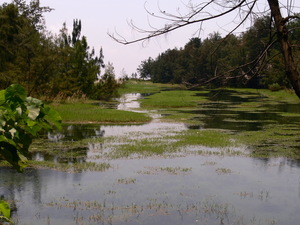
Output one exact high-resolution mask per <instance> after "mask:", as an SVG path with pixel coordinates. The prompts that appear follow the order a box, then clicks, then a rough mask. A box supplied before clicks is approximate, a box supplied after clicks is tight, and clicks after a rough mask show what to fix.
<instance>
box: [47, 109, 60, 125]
mask: <svg viewBox="0 0 300 225" xmlns="http://www.w3.org/2000/svg"><path fill="white" fill-rule="evenodd" d="M45 109H46V116H45V119H46V120H47V121H48V122H49V123H50V124H51V125H53V126H55V127H57V128H58V129H61V121H62V119H61V116H60V115H59V113H58V112H56V111H55V110H53V109H51V108H50V107H47V108H45Z"/></svg>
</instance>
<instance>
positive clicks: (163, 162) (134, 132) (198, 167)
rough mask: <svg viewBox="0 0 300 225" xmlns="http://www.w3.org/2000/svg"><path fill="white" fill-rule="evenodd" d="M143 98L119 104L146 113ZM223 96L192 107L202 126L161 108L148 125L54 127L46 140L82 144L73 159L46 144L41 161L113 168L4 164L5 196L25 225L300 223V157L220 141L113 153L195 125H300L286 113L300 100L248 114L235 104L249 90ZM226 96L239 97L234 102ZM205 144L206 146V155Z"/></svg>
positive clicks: (239, 128)
mask: <svg viewBox="0 0 300 225" xmlns="http://www.w3.org/2000/svg"><path fill="white" fill-rule="evenodd" d="M141 97H142V96H141V95H139V94H129V95H125V96H124V97H123V98H122V99H121V103H120V104H119V105H118V106H117V107H118V109H122V110H134V111H140V109H139V107H140V105H139V103H138V102H137V101H136V100H137V99H139V98H141ZM237 98H238V97H237ZM218 100H219V101H217V102H213V103H212V104H207V105H202V106H201V107H200V108H199V109H197V110H193V111H192V113H194V114H195V116H194V118H193V119H194V120H195V121H197V120H199V121H200V120H201V123H199V124H197V123H196V124H186V123H181V122H180V121H178V123H168V122H163V120H162V119H161V117H162V115H160V114H159V113H158V112H155V111H151V112H149V113H150V114H151V115H152V116H153V118H154V119H153V120H152V122H150V123H148V124H144V125H131V126H130V125H125V126H124V125H123V126H119V125H99V124H98V125H95V124H89V125H83V124H81V125H75V124H66V125H64V129H63V132H61V133H47V134H45V135H44V139H42V140H43V142H44V143H46V144H45V145H46V146H47V145H49V146H50V147H51V148H55V149H59V148H60V146H61V145H63V143H69V144H70V145H73V144H74V145H76V143H82V144H81V145H80V147H78V146H77V145H76V146H74V148H72V149H71V154H68V157H65V156H63V155H59V154H57V155H47V153H45V152H42V151H41V152H38V151H37V152H36V153H35V154H34V155H33V158H34V159H35V160H38V161H41V162H43V161H55V162H59V163H67V164H72V163H75V162H76V163H86V162H95V163H104V162H105V163H109V165H110V168H107V169H104V170H103V171H89V170H87V171H82V172H74V171H66V172H62V171H57V170H50V169H33V168H28V169H26V170H25V174H18V173H17V172H15V171H14V170H12V169H9V168H0V180H1V185H0V195H1V196H3V197H5V199H9V200H10V201H13V205H14V211H13V215H12V219H13V221H14V222H15V224H20V225H21V224H22V225H25V224H26V225H44V224H45V225H49V224H54V225H56V224H57V225H59V224H62V225H64V224H66V225H69V224H74V225H75V224H116V225H123V224H131V225H135V224H136V225H138V224H144V225H156V224H164V225H168V224H170V225H171V224H172V225H181V224H182V225H183V224H184V225H186V224H201V225H202V224H207V225H212V224H218V225H219V224H222V225H223V224H224V225H225V224H228V225H229V224H245V225H246V224H247V225H248V224H264V225H265V224H282V225H287V224H289V225H298V224H299V221H300V214H299V212H300V175H299V174H300V164H299V162H298V161H297V160H291V159H288V158H285V157H249V156H245V155H243V154H241V155H240V154H213V153H214V152H217V151H220V149H218V148H214V147H204V146H202V147H201V146H197V147H195V146H186V147H184V148H182V151H176V152H169V153H166V154H165V153H163V154H154V155H148V154H143V153H141V154H139V153H134V154H131V155H130V156H129V157H124V156H121V157H116V156H115V155H113V156H112V155H111V152H112V149H113V147H114V146H118V145H122V143H124V142H128V140H129V139H130V141H132V142H131V143H133V145H134V143H135V142H134V141H138V140H141V139H143V138H145V137H147V138H149V137H150V138H153V140H158V139H157V138H163V137H167V138H168V139H167V140H168V141H170V140H171V141H176V140H173V139H172V135H174V136H175V135H176V134H178V133H180V132H184V131H187V130H196V131H199V132H201V131H202V130H206V129H222V130H224V131H229V132H230V133H231V134H232V135H238V134H239V133H240V132H259V131H261V130H262V129H263V127H264V126H273V125H283V126H287V125H288V126H289V127H298V126H299V123H300V117H299V116H296V115H295V116H289V117H284V116H282V113H287V112H288V113H293V114H297V113H299V112H300V107H299V105H292V104H290V105H289V104H276V105H274V107H271V108H270V107H265V108H264V109H261V110H255V111H252V112H249V111H247V112H245V111H236V110H234V104H232V103H233V102H238V101H240V100H241V99H239V98H238V99H230V98H228V96H227V97H226V96H225V95H224V99H218ZM226 101H230V102H231V104H230V106H229V104H227V103H226ZM243 101H245V100H243ZM247 101H252V100H251V99H248V100H247ZM189 113H191V112H189ZM84 140H88V141H86V142H84ZM89 140H93V141H89ZM145 145H147V144H145ZM269 145H271V143H269ZM293 147H294V148H296V149H297V148H298V149H300V148H299V147H300V146H293ZM199 149H201V151H202V154H198V153H196V152H197V151H199ZM230 151H239V152H246V151H250V150H249V149H248V148H247V146H238V147H236V146H235V147H232V149H230ZM205 153H206V154H205ZM72 154H74V157H72Z"/></svg>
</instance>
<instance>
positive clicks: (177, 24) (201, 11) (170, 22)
mask: <svg viewBox="0 0 300 225" xmlns="http://www.w3.org/2000/svg"><path fill="white" fill-rule="evenodd" d="M257 1H258V0H251V1H249V0H241V1H225V2H224V4H223V5H221V4H220V3H218V1H216V0H209V1H207V2H204V3H200V4H198V5H196V6H193V5H190V6H189V9H190V12H189V13H187V14H186V15H181V14H180V13H179V15H174V14H171V13H168V12H165V11H164V10H162V9H161V8H160V7H159V14H158V15H156V14H155V13H153V12H151V11H149V10H148V9H147V8H146V5H145V10H146V12H147V13H148V14H149V15H150V16H151V17H153V18H158V19H161V20H165V21H167V23H166V24H165V25H164V27H161V28H159V29H156V28H154V27H153V26H152V25H151V24H150V22H149V26H150V28H151V30H147V29H144V28H140V27H138V26H136V25H135V24H134V23H133V21H130V27H131V28H132V29H133V30H135V31H137V32H138V33H141V34H143V35H144V36H143V37H141V38H137V39H134V40H130V41H128V40H127V39H126V38H124V37H123V36H121V35H119V34H118V33H116V35H115V34H113V33H108V35H109V36H110V37H111V38H112V39H114V40H115V41H117V42H119V43H122V44H125V45H127V44H132V43H136V42H141V41H145V40H148V39H151V38H154V37H157V36H161V35H163V34H166V33H170V32H172V31H175V30H178V29H180V28H182V27H186V26H189V25H192V24H195V23H199V24H201V23H203V22H205V21H209V20H214V19H216V18H220V17H222V16H224V15H227V14H229V13H231V12H233V11H236V10H239V11H241V10H242V9H243V8H247V10H246V11H247V15H246V16H245V18H244V19H242V21H241V22H240V23H239V24H238V25H237V26H236V28H234V29H233V31H234V30H236V29H237V28H238V27H240V26H241V24H243V23H244V22H245V20H246V19H247V18H248V17H249V15H250V14H251V13H252V11H253V8H254V6H255V4H256V3H257ZM190 4H191V3H190ZM213 5H216V6H219V7H222V8H223V9H225V11H223V12H219V13H216V14H211V13H209V10H208V9H207V8H208V7H212V6H213ZM199 17H200V18H199ZM233 31H232V32H233ZM232 32H231V33H232Z"/></svg>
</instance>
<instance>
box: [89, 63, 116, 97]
mask: <svg viewBox="0 0 300 225" xmlns="http://www.w3.org/2000/svg"><path fill="white" fill-rule="evenodd" d="M119 87H120V84H119V83H118V82H117V80H116V75H115V68H114V66H113V64H112V63H111V62H108V64H107V65H106V66H105V72H104V74H103V75H102V76H101V78H100V79H99V80H98V81H97V83H96V85H95V87H94V89H93V95H92V97H93V98H94V99H97V100H109V99H111V98H114V97H118V88H119Z"/></svg>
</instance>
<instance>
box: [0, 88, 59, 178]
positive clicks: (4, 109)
mask: <svg viewBox="0 0 300 225" xmlns="http://www.w3.org/2000/svg"><path fill="white" fill-rule="evenodd" d="M26 95H27V94H26V91H25V89H24V88H23V87H22V86H20V85H16V84H14V85H11V86H9V87H8V88H7V89H6V90H2V91H0V133H1V136H0V157H1V158H3V159H5V160H6V161H8V162H9V163H10V164H11V165H12V166H13V167H14V168H15V169H17V171H19V172H22V171H23V169H24V167H25V163H24V160H23V158H24V157H27V156H28V149H29V146H30V144H31V143H32V139H33V138H34V137H36V136H37V135H38V133H39V132H40V131H41V130H42V129H51V128H52V127H53V126H54V127H60V121H61V118H60V116H59V114H58V113H57V112H56V111H54V110H53V109H51V108H50V107H49V106H46V105H44V103H43V102H42V101H40V100H38V99H35V98H32V97H26Z"/></svg>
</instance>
